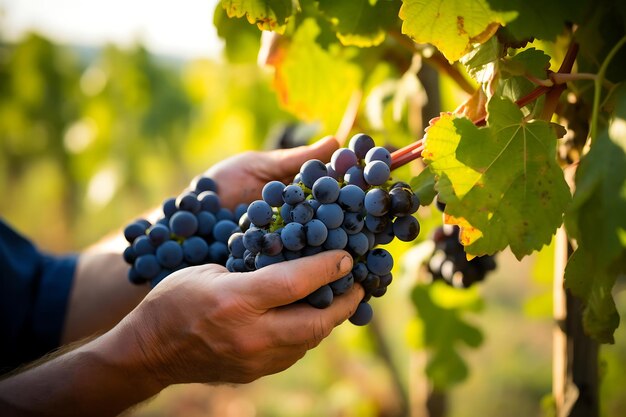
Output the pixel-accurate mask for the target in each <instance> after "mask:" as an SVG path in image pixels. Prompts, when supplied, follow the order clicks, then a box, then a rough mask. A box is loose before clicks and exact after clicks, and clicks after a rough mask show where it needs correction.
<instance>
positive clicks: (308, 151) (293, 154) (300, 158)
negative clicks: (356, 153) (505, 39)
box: [272, 136, 339, 178]
mask: <svg viewBox="0 0 626 417" xmlns="http://www.w3.org/2000/svg"><path fill="white" fill-rule="evenodd" d="M338 147H339V143H338V142H337V140H336V139H335V138H334V137H333V136H326V137H324V138H322V139H320V140H318V141H317V142H315V143H314V144H312V145H309V146H299V147H297V148H292V149H282V150H279V151H275V152H273V153H272V155H273V156H274V158H275V162H276V164H277V166H278V167H280V169H281V171H282V172H281V173H280V175H278V177H281V178H282V177H288V176H293V175H294V174H295V173H297V172H298V171H299V170H300V167H301V166H302V164H304V163H305V162H306V161H308V160H309V159H319V160H320V161H324V162H325V161H329V160H330V157H331V156H332V154H333V152H335V150H336V149H337V148H338Z"/></svg>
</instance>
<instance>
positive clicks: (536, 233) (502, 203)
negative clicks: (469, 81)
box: [422, 97, 570, 259]
mask: <svg viewBox="0 0 626 417" xmlns="http://www.w3.org/2000/svg"><path fill="white" fill-rule="evenodd" d="M487 121H488V126H487V127H482V128H478V127H476V126H474V124H473V123H472V122H471V121H470V120H468V119H466V118H460V117H455V116H453V115H449V114H444V115H442V116H441V117H440V118H439V120H437V121H435V122H434V123H433V125H432V126H430V127H429V128H428V131H427V134H426V143H425V150H424V153H423V154H422V155H423V156H424V158H425V160H426V162H427V163H428V164H429V167H430V169H431V170H433V172H434V173H435V175H436V176H437V185H436V189H437V191H438V192H439V194H440V195H441V198H442V200H443V201H445V202H446V213H447V214H448V215H450V216H452V217H449V219H448V220H450V219H455V220H454V221H455V222H456V224H459V225H461V226H464V227H465V229H466V230H467V231H466V232H464V237H463V239H464V241H463V243H464V244H466V245H467V246H466V247H465V249H466V252H467V253H468V254H471V255H476V256H481V255H485V254H493V253H495V252H497V251H500V250H502V249H504V248H506V247H507V246H510V248H511V250H512V251H513V253H514V254H515V256H516V257H517V258H518V259H521V258H522V257H524V256H525V255H528V254H530V253H531V252H533V251H534V250H538V249H540V248H541V247H542V246H543V245H545V244H548V243H549V242H550V239H551V237H552V235H553V234H554V232H555V231H556V229H557V227H559V226H560V225H561V223H562V216H563V212H564V211H565V208H566V206H567V204H568V202H569V201H570V194H569V188H568V187H567V184H566V183H565V179H564V178H563V173H562V171H561V169H560V167H559V166H558V164H557V163H556V160H555V152H556V134H555V132H554V129H553V127H552V126H551V125H550V123H547V122H544V121H531V122H526V121H524V120H523V114H522V112H521V111H520V110H519V109H518V108H517V106H516V105H515V104H514V103H513V102H512V101H510V100H508V99H505V98H501V97H494V98H492V99H491V100H490V102H489V104H488V117H487ZM470 226H471V228H470ZM472 228H473V229H475V230H473V229H472Z"/></svg>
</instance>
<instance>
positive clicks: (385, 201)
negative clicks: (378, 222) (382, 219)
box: [365, 188, 391, 216]
mask: <svg viewBox="0 0 626 417" xmlns="http://www.w3.org/2000/svg"><path fill="white" fill-rule="evenodd" d="M390 205H391V200H390V198H389V193H387V191H385V190H383V189H381V188H372V189H371V190H369V191H368V192H367V193H366V194H365V210H367V213H368V215H369V214H372V215H373V216H384V215H385V214H387V212H388V211H389V207H390Z"/></svg>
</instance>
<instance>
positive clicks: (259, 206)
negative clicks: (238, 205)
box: [248, 200, 274, 227]
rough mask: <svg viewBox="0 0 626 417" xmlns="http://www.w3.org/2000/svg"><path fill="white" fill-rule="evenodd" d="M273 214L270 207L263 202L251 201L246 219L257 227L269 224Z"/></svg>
mask: <svg viewBox="0 0 626 417" xmlns="http://www.w3.org/2000/svg"><path fill="white" fill-rule="evenodd" d="M273 214H274V213H273V211H272V207H271V206H270V205H269V204H267V203H266V202H265V201H263V200H256V201H253V202H252V203H251V204H250V205H249V206H248V218H249V219H250V221H251V222H252V223H254V225H256V226H258V227H263V226H267V225H268V224H270V223H271V221H272V216H273Z"/></svg>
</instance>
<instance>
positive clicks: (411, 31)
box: [400, 0, 517, 62]
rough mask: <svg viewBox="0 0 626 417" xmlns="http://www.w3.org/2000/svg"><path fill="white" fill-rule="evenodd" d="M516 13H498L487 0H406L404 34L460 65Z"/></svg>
mask: <svg viewBox="0 0 626 417" xmlns="http://www.w3.org/2000/svg"><path fill="white" fill-rule="evenodd" d="M516 15H517V13H516V12H503V13H500V12H495V11H493V10H491V8H490V7H489V5H488V4H487V2H486V0H473V1H465V0H403V1H402V7H401V8H400V19H402V21H403V23H402V33H404V34H406V35H408V36H410V37H411V38H412V39H413V40H414V41H415V42H419V43H431V44H433V45H435V46H436V47H437V48H438V49H439V50H440V51H441V52H442V53H443V54H444V55H445V56H446V58H447V59H448V60H449V61H450V62H453V61H456V60H458V59H459V58H461V57H462V56H463V55H464V54H465V53H466V52H468V51H469V50H470V49H471V47H472V46H473V45H474V44H475V43H483V42H485V41H486V40H488V39H489V38H490V37H491V36H492V35H493V34H494V33H495V32H496V30H497V29H498V27H499V26H500V25H501V24H505V23H506V22H508V21H510V20H512V19H514V18H515V16H516Z"/></svg>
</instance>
